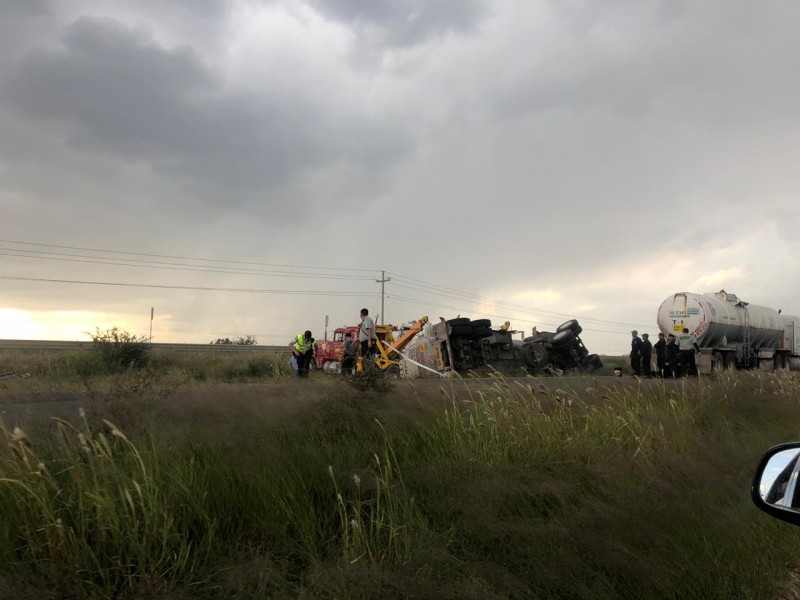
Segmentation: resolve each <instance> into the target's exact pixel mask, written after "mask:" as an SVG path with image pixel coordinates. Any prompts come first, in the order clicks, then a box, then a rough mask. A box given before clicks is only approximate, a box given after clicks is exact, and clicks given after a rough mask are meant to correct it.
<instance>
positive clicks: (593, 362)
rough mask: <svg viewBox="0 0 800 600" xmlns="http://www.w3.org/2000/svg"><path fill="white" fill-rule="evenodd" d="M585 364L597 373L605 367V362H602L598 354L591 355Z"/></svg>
mask: <svg viewBox="0 0 800 600" xmlns="http://www.w3.org/2000/svg"><path fill="white" fill-rule="evenodd" d="M584 364H586V365H589V366H590V367H591V368H592V369H593V370H595V371H596V370H597V369H601V368H602V367H603V361H602V360H600V357H599V356H598V355H597V354H590V355H589V356H587V357H586V360H585V361H584Z"/></svg>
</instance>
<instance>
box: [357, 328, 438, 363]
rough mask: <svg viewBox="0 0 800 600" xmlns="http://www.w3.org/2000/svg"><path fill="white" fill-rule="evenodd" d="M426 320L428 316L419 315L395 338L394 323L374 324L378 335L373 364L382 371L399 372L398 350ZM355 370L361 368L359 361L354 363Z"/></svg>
mask: <svg viewBox="0 0 800 600" xmlns="http://www.w3.org/2000/svg"><path fill="white" fill-rule="evenodd" d="M427 322H428V317H421V318H420V319H419V320H418V321H415V322H414V324H413V325H412V326H411V327H410V328H409V329H407V330H406V331H405V332H403V335H401V336H400V337H399V338H397V339H394V333H393V332H394V331H396V328H395V327H394V325H376V326H375V335H376V336H378V356H376V357H375V366H377V367H378V368H379V369H381V370H382V371H387V372H393V373H399V372H400V361H401V360H402V358H401V357H400V355H399V354H398V352H400V351H401V350H402V349H403V348H405V347H406V346H408V343H409V342H410V341H411V340H412V339H414V336H415V335H417V334H418V333H419V332H420V331H422V328H423V327H424V326H425V324H426V323H427ZM386 344H388V345H389V346H391V348H390V347H389V346H387V345H386ZM356 370H357V371H361V370H362V367H361V361H359V363H358V364H357V365H356Z"/></svg>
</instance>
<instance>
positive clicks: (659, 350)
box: [653, 331, 667, 378]
mask: <svg viewBox="0 0 800 600" xmlns="http://www.w3.org/2000/svg"><path fill="white" fill-rule="evenodd" d="M653 348H655V349H656V370H657V372H658V376H659V377H662V378H663V377H665V376H666V373H665V372H664V369H665V368H666V365H667V337H666V336H665V335H664V332H663V331H662V332H661V333H659V334H658V341H657V342H656V343H655V344H653Z"/></svg>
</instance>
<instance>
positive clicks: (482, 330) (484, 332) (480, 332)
mask: <svg viewBox="0 0 800 600" xmlns="http://www.w3.org/2000/svg"><path fill="white" fill-rule="evenodd" d="M474 322H475V321H473V323H474ZM493 333H494V331H492V330H491V329H490V328H489V327H478V328H477V329H474V328H473V330H472V335H473V336H475V337H476V338H477V339H482V338H487V337H489V336H490V335H492V334H493Z"/></svg>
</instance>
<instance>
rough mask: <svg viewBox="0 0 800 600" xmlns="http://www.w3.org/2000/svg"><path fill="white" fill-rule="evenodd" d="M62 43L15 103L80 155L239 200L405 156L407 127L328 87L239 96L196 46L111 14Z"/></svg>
mask: <svg viewBox="0 0 800 600" xmlns="http://www.w3.org/2000/svg"><path fill="white" fill-rule="evenodd" d="M59 41H60V44H59V47H58V48H57V49H55V50H45V49H39V50H37V51H35V52H33V53H31V54H30V55H28V56H27V57H26V58H25V59H24V60H22V61H21V63H20V65H19V67H18V69H17V70H16V72H15V73H14V74H13V75H12V76H11V77H10V78H9V79H8V81H7V84H6V86H5V87H6V90H7V97H8V98H9V100H10V102H11V104H12V106H13V107H14V108H15V109H16V110H18V111H20V112H21V113H23V114H24V115H26V116H27V117H29V118H34V119H45V120H48V121H52V122H55V123H56V124H57V125H59V126H60V127H61V131H62V133H63V135H64V138H65V140H66V141H67V143H68V145H69V146H71V147H73V148H75V149H77V150H80V151H84V152H91V153H102V154H103V155H114V156H117V157H118V158H119V159H120V160H125V161H138V162H142V163H145V164H147V165H149V166H150V167H151V168H152V169H153V170H154V171H155V172H157V173H160V174H162V175H163V176H165V177H168V178H178V179H183V180H187V181H193V182H195V183H197V182H202V183H204V184H205V185H206V186H211V187H212V188H214V189H216V190H220V189H224V190H225V191H226V192H228V193H229V194H230V195H229V196H228V198H229V200H230V201H231V202H234V203H235V202H237V201H241V200H242V198H249V197H251V196H252V194H254V193H263V192H265V191H268V190H270V189H274V188H275V187H276V186H282V185H287V182H289V181H290V180H291V179H292V178H294V177H299V176H301V175H302V174H304V173H305V172H306V171H307V170H308V169H314V168H319V167H322V166H324V165H326V164H330V163H331V162H333V161H353V162H354V163H356V164H361V165H364V167H365V168H367V169H369V170H381V169H383V168H384V167H385V166H386V165H389V164H391V163H392V162H394V161H395V160H397V159H398V158H399V157H401V156H402V155H403V153H404V152H405V151H406V146H407V142H406V141H405V140H404V136H403V134H402V132H398V131H392V130H391V129H389V128H388V127H386V126H385V125H384V124H382V123H380V122H378V121H374V120H370V119H369V118H363V115H358V114H348V112H347V110H345V109H343V110H342V112H340V113H338V114H337V113H336V111H335V110H334V111H331V112H321V111H320V110H319V109H318V106H317V105H318V104H319V103H321V102H324V98H323V97H322V96H321V93H322V90H320V97H316V98H295V99H292V100H291V101H285V100H282V99H281V96H280V94H274V95H270V83H269V82H265V95H264V96H263V97H258V98H256V97H247V96H242V95H239V96H231V95H228V94H226V91H225V89H224V88H223V85H222V83H221V80H220V78H219V76H218V75H217V74H215V72H214V70H213V68H212V67H210V66H209V65H207V64H206V63H204V61H203V60H202V59H201V58H200V56H199V55H198V54H197V53H195V52H194V51H193V50H192V49H190V48H186V47H181V48H175V49H167V48H164V47H162V46H160V45H159V44H158V43H156V42H155V41H154V40H153V39H152V38H151V37H150V36H149V35H148V34H146V33H145V32H143V31H141V30H134V29H131V28H129V27H127V26H125V25H123V24H121V23H118V22H115V21H112V20H108V19H102V20H101V19H93V18H83V19H80V20H78V21H77V22H75V23H74V24H72V25H71V26H69V27H68V28H67V29H66V31H65V33H64V35H63V36H62V37H61V38H60V40H59ZM239 194H243V196H241V197H240V196H239Z"/></svg>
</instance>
